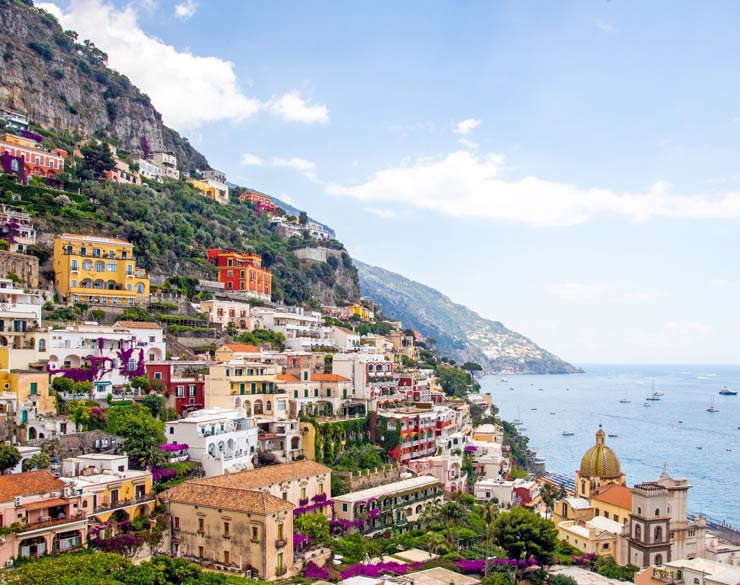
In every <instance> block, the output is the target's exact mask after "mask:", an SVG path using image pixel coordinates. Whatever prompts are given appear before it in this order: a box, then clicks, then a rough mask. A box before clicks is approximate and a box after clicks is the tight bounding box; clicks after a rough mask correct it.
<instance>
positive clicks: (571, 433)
mask: <svg viewBox="0 0 740 585" xmlns="http://www.w3.org/2000/svg"><path fill="white" fill-rule="evenodd" d="M574 434H575V433H574V432H573V431H563V432H562V435H563V436H564V437H572V436H573V435H574Z"/></svg>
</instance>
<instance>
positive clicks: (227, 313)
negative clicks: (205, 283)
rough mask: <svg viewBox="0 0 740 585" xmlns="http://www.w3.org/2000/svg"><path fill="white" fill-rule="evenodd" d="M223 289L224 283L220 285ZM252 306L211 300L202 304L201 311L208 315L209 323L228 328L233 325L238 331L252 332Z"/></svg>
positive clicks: (236, 302) (245, 303)
mask: <svg viewBox="0 0 740 585" xmlns="http://www.w3.org/2000/svg"><path fill="white" fill-rule="evenodd" d="M219 284H221V286H222V287H223V283H219ZM251 308H252V305H250V304H249V303H247V302H243V301H225V300H220V299H211V300H208V301H201V302H200V310H201V311H203V312H204V313H206V314H207V315H208V322H209V323H216V324H218V325H221V327H226V326H227V325H228V324H229V323H232V324H233V325H234V327H236V328H237V329H241V330H243V331H252V330H253V329H254V327H253V325H252V321H253V320H252V318H251V316H250V314H249V311H250V309H251Z"/></svg>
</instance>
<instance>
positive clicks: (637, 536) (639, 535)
mask: <svg viewBox="0 0 740 585" xmlns="http://www.w3.org/2000/svg"><path fill="white" fill-rule="evenodd" d="M635 539H636V540H642V526H640V525H639V524H636V525H635Z"/></svg>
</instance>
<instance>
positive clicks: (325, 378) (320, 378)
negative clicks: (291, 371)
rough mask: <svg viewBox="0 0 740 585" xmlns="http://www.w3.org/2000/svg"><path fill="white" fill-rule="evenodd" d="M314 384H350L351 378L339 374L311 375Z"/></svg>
mask: <svg viewBox="0 0 740 585" xmlns="http://www.w3.org/2000/svg"><path fill="white" fill-rule="evenodd" d="M311 381H312V382H349V381H350V379H349V378H345V377H344V376H340V375H339V374H311Z"/></svg>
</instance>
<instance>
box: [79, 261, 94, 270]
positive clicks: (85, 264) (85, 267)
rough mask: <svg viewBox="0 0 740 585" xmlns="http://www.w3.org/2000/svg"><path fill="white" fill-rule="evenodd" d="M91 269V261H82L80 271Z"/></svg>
mask: <svg viewBox="0 0 740 585" xmlns="http://www.w3.org/2000/svg"><path fill="white" fill-rule="evenodd" d="M92 267H93V263H92V260H83V261H82V270H92Z"/></svg>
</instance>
